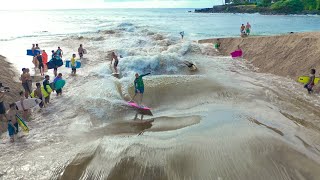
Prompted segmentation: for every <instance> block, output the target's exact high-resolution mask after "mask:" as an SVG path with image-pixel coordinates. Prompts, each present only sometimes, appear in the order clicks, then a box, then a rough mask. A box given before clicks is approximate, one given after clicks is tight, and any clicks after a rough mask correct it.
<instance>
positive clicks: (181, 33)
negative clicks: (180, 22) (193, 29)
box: [179, 31, 184, 40]
mask: <svg viewBox="0 0 320 180" xmlns="http://www.w3.org/2000/svg"><path fill="white" fill-rule="evenodd" d="M179 34H180V35H181V39H182V40H183V37H184V31H182V32H180V33H179Z"/></svg>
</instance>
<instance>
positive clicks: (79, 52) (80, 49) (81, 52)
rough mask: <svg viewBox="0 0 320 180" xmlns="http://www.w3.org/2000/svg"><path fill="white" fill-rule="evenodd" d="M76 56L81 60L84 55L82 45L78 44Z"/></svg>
mask: <svg viewBox="0 0 320 180" xmlns="http://www.w3.org/2000/svg"><path fill="white" fill-rule="evenodd" d="M78 54H79V57H80V59H82V57H83V54H84V50H83V47H82V44H80V47H79V48H78Z"/></svg>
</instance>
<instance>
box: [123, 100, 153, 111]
mask: <svg viewBox="0 0 320 180" xmlns="http://www.w3.org/2000/svg"><path fill="white" fill-rule="evenodd" d="M128 105H129V106H131V107H134V108H138V109H142V110H151V108H149V107H146V106H139V105H138V104H137V103H135V102H128Z"/></svg>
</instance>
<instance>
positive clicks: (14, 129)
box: [7, 103, 19, 142]
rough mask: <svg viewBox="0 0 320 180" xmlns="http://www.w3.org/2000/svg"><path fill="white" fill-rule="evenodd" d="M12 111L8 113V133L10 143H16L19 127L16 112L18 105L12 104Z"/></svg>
mask: <svg viewBox="0 0 320 180" xmlns="http://www.w3.org/2000/svg"><path fill="white" fill-rule="evenodd" d="M9 107H10V109H9V110H8V112H7V119H8V133H9V136H10V142H14V135H15V134H18V132H19V126H18V122H17V119H16V115H17V111H16V104H15V103H12V104H10V105H9Z"/></svg>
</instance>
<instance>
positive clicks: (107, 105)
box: [0, 9, 320, 180]
mask: <svg viewBox="0 0 320 180" xmlns="http://www.w3.org/2000/svg"><path fill="white" fill-rule="evenodd" d="M189 10H192V9H94V10H93V9H90V10H89V9H88V10H50V11H0V20H1V22H2V24H3V26H2V27H1V28H0V54H1V55H3V56H6V57H7V58H8V60H9V61H10V62H12V63H13V65H14V67H15V68H16V69H17V71H20V69H21V68H22V67H29V68H32V67H33V64H32V62H31V60H32V58H31V57H30V56H26V55H25V53H26V49H30V48H31V44H35V43H38V44H39V46H40V47H41V49H44V50H46V51H47V52H48V54H50V53H49V52H50V51H51V50H56V49H57V47H58V46H60V47H61V48H62V50H63V51H64V56H63V59H64V60H67V59H70V58H71V56H72V54H73V53H76V52H77V48H78V47H79V44H83V46H84V48H85V49H86V50H87V52H88V54H86V55H85V56H84V59H83V60H82V68H80V69H78V70H77V76H71V75H70V73H71V70H70V69H67V68H64V67H61V68H59V70H58V71H59V72H61V73H62V74H63V78H64V79H66V82H67V84H66V86H65V88H64V89H63V96H62V97H56V96H55V95H52V101H51V103H50V105H49V106H48V107H47V108H46V109H43V110H39V109H36V110H33V112H32V121H30V122H28V126H29V128H30V129H31V130H30V132H29V134H28V135H26V136H25V137H22V138H20V139H18V140H17V142H16V143H14V144H10V143H8V142H7V141H8V137H7V134H3V135H2V137H3V139H2V141H3V142H4V143H3V144H0V159H1V161H0V167H1V168H0V179H37V180H38V179H109V180H126V179H132V180H142V179H143V180H151V179H152V180H157V179H158V180H167V179H168V180H169V179H174V180H176V179H181V180H182V179H197V180H200V179H208V180H213V179H217V180H234V179H237V180H242V179H243V180H251V179H252V180H256V179H265V180H269V179H273V180H278V179H279V180H282V179H314V180H316V179H318V178H319V177H320V171H319V170H320V166H319V163H320V151H319V149H320V135H319V126H318V125H317V123H316V122H319V120H320V119H319V115H318V107H319V105H320V101H319V98H318V97H316V98H314V97H312V96H308V95H307V94H306V93H305V90H304V89H303V87H302V85H300V84H298V83H297V82H295V81H293V80H291V79H288V78H285V77H279V76H275V75H272V74H264V73H257V69H256V68H255V67H253V66H252V65H250V63H248V62H247V61H246V60H243V59H240V60H237V61H235V60H232V59H231V58H230V57H223V56H219V53H218V52H216V51H215V50H214V49H213V46H212V44H198V43H197V42H196V41H197V40H199V39H205V38H214V37H236V36H238V35H239V28H240V25H241V23H243V24H245V23H246V22H250V24H251V25H252V35H253V36H258V35H278V34H287V33H288V32H308V31H316V30H318V29H319V25H318V24H319V23H318V22H319V18H320V16H266V15H259V14H196V13H189V12H188V11H189ZM181 31H184V32H185V39H184V40H183V41H182V40H181V38H180V35H179V32H181ZM113 51H114V52H115V53H116V54H117V55H118V56H120V55H121V56H122V58H120V59H119V71H120V78H116V77H114V76H112V68H110V53H111V52H113ZM76 54H77V53H76ZM184 61H191V62H193V63H195V64H196V65H197V67H198V71H196V72H191V71H189V70H188V69H187V68H186V67H185V65H183V62H184ZM149 72H150V73H151V75H148V76H145V77H144V83H145V94H144V98H143V103H144V104H145V105H147V106H149V107H151V108H152V110H151V111H152V113H153V116H152V117H151V116H145V117H144V118H145V120H154V122H152V123H147V122H144V123H141V122H139V121H133V117H134V116H135V110H134V109H132V108H131V107H129V106H128V105H127V104H126V101H128V100H130V98H131V97H132V96H133V94H134V87H133V81H134V75H135V73H139V74H144V73H149ZM32 73H33V74H35V75H39V72H38V71H34V70H32ZM46 74H48V75H50V78H51V80H53V78H54V77H53V72H52V70H49V71H48V72H47V73H46ZM13 79H15V80H17V81H18V78H13Z"/></svg>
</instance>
